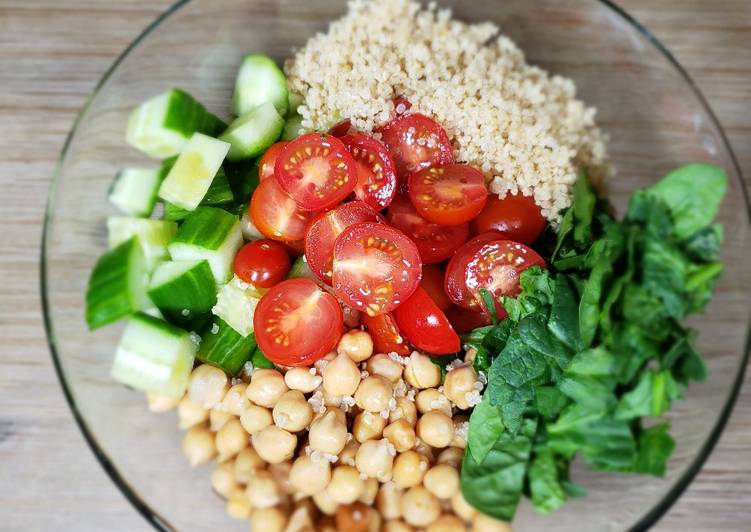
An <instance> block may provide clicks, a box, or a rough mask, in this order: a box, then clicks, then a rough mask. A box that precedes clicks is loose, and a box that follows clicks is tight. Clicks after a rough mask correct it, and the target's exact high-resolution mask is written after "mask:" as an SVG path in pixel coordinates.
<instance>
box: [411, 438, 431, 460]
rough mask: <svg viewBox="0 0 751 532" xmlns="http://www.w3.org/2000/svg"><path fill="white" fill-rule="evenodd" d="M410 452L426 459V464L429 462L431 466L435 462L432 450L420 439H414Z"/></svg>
mask: <svg viewBox="0 0 751 532" xmlns="http://www.w3.org/2000/svg"><path fill="white" fill-rule="evenodd" d="M412 450H413V451H415V452H416V453H419V454H421V455H422V456H424V457H425V458H427V459H428V462H430V463H431V464H432V463H433V462H435V454H434V453H433V448H432V447H431V446H430V445H428V444H427V443H425V442H424V441H422V440H421V439H420V438H415V446H414V448H413V449H412Z"/></svg>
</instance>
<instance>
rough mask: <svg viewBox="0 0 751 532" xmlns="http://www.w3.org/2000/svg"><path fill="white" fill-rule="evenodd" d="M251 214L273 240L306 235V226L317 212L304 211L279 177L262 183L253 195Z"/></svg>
mask: <svg viewBox="0 0 751 532" xmlns="http://www.w3.org/2000/svg"><path fill="white" fill-rule="evenodd" d="M249 212H250V218H251V221H252V222H253V225H255V226H256V228H257V229H258V230H259V231H260V232H261V233H262V234H263V236H265V237H266V238H271V239H272V240H281V241H283V242H294V241H297V240H301V239H303V238H304V237H305V230H306V228H307V227H308V224H309V223H310V221H311V220H312V219H313V218H315V216H316V215H317V213H316V212H306V211H301V210H300V209H298V207H297V203H295V200H293V199H292V198H291V197H290V196H289V194H287V193H286V192H284V190H282V187H280V186H279V183H278V182H277V180H276V179H266V180H265V181H261V182H260V183H259V184H258V187H257V188H256V189H255V191H254V192H253V197H252V198H251V199H250V211H249Z"/></svg>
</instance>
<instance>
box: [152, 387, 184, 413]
mask: <svg viewBox="0 0 751 532" xmlns="http://www.w3.org/2000/svg"><path fill="white" fill-rule="evenodd" d="M146 402H147V403H148V405H149V411H151V412H155V413H158V414H160V413H162V412H169V411H170V410H172V409H174V408H176V407H177V404H178V403H179V402H180V399H176V398H174V397H169V396H167V395H161V394H158V393H154V392H146Z"/></svg>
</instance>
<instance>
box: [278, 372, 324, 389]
mask: <svg viewBox="0 0 751 532" xmlns="http://www.w3.org/2000/svg"><path fill="white" fill-rule="evenodd" d="M313 371H315V370H313ZM322 382H323V378H322V377H321V376H320V375H316V374H315V373H311V372H310V370H309V369H308V368H292V369H290V370H289V371H288V372H287V373H285V374H284V383H285V384H286V385H287V387H288V388H289V389H290V390H297V391H299V392H302V393H310V392H312V391H313V390H315V389H316V388H318V387H319V386H320V385H321V383H322Z"/></svg>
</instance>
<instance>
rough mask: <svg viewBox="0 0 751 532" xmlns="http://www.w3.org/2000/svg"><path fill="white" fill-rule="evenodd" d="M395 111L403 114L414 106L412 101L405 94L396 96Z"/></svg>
mask: <svg viewBox="0 0 751 532" xmlns="http://www.w3.org/2000/svg"><path fill="white" fill-rule="evenodd" d="M393 103H394V112H395V113H396V114H397V115H403V114H405V113H406V112H407V111H409V110H410V109H411V108H412V104H411V103H410V101H409V100H408V99H407V98H405V97H404V96H397V97H396V98H394V102H393Z"/></svg>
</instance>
